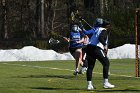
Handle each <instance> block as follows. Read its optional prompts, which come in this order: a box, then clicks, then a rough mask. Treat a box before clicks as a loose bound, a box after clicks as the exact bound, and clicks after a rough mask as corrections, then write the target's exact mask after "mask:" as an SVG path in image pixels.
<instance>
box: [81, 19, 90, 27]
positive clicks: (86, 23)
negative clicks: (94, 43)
mask: <svg viewBox="0 0 140 93" xmlns="http://www.w3.org/2000/svg"><path fill="white" fill-rule="evenodd" d="M82 20H83V21H84V22H85V23H86V24H87V25H88V26H89V27H90V28H92V26H91V25H90V24H89V23H88V22H87V21H86V20H85V19H82Z"/></svg>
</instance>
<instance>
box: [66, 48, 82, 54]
mask: <svg viewBox="0 0 140 93" xmlns="http://www.w3.org/2000/svg"><path fill="white" fill-rule="evenodd" d="M77 49H82V47H75V48H71V47H69V51H70V53H71V54H73V53H74V52H75V51H76V50H77Z"/></svg>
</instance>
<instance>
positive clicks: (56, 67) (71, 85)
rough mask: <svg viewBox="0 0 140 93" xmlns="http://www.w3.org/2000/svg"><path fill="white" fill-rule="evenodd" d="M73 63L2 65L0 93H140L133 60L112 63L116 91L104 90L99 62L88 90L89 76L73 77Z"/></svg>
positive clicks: (111, 80) (3, 63) (112, 75)
mask: <svg viewBox="0 0 140 93" xmlns="http://www.w3.org/2000/svg"><path fill="white" fill-rule="evenodd" d="M74 64H75V63H74V61H46V62H0V93H109V92H110V93H123V92H127V93H132V92H134V93H140V79H136V78H135V61H134V60H133V59H123V60H110V65H111V67H110V72H111V75H110V77H109V80H110V82H111V83H112V84H115V86H116V87H115V88H114V89H104V88H103V87H102V82H103V79H102V66H101V64H100V63H99V62H97V63H96V66H95V69H94V73H93V82H94V85H95V86H96V89H95V90H93V91H87V90H86V75H85V74H84V75H78V76H77V77H75V76H73V70H74Z"/></svg>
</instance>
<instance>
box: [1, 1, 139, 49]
mask: <svg viewBox="0 0 140 93" xmlns="http://www.w3.org/2000/svg"><path fill="white" fill-rule="evenodd" d="M136 7H140V0H0V48H21V47H23V46H26V45H34V46H36V47H39V48H44V49H49V45H48V44H47V39H48V38H49V37H52V36H53V37H56V38H57V35H63V36H64V35H66V34H67V33H68V32H69V25H70V18H71V13H72V12H74V11H76V10H78V12H79V15H80V16H82V17H83V18H84V19H85V20H86V21H87V22H89V24H91V25H93V22H94V20H95V19H96V18H97V17H102V18H105V19H108V20H110V21H111V26H112V29H111V32H110V40H111V41H110V47H111V48H112V47H116V46H119V45H122V44H124V43H134V38H135V33H134V24H133V23H134V9H135V8H136ZM83 24H84V23H83ZM84 26H85V28H86V29H88V28H89V27H88V26H87V25H86V24H84ZM62 46H63V47H62ZM54 47H55V46H54ZM65 47H66V44H61V47H60V48H61V49H60V50H62V51H63V50H64V51H65V49H64V48H65Z"/></svg>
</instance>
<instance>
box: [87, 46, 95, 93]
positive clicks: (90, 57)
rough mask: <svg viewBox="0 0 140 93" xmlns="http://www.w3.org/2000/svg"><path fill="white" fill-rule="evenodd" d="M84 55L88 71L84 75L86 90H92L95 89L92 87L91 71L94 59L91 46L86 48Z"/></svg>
mask: <svg viewBox="0 0 140 93" xmlns="http://www.w3.org/2000/svg"><path fill="white" fill-rule="evenodd" d="M86 53H87V55H86V59H87V62H88V69H87V73H86V77H87V89H88V90H93V89H94V88H95V87H93V84H92V71H93V68H94V66H95V61H96V58H95V57H94V48H93V47H92V46H87V52H86Z"/></svg>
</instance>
